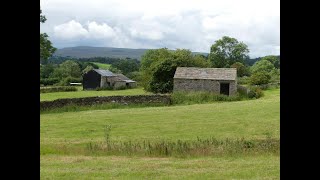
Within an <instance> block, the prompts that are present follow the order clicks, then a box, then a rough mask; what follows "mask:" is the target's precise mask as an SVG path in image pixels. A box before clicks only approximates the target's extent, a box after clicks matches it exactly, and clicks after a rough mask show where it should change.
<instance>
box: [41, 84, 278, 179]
mask: <svg viewBox="0 0 320 180" xmlns="http://www.w3.org/2000/svg"><path fill="white" fill-rule="evenodd" d="M105 125H111V126H112V130H111V140H112V141H131V142H133V143H134V142H137V141H142V140H149V141H158V140H161V139H164V140H171V141H176V140H178V139H179V140H195V139H197V137H200V138H208V137H215V138H217V139H226V138H230V139H235V138H242V137H243V138H246V139H265V138H266V137H272V138H275V139H280V89H273V90H267V91H265V96H264V97H262V98H260V99H257V100H247V101H236V102H219V103H218V102H216V103H211V104H195V105H181V106H170V107H147V108H131V109H109V110H89V111H80V112H64V113H52V114H50V113H49V114H41V115H40V153H41V164H40V176H41V178H59V179H79V178H86V179H88V178H89V179H91V178H113V179H114V178H115V179H132V178H134V179H141V178H143V179H145V178H147V179H154V178H162V179H163V178H164V179H279V174H280V162H279V155H276V154H251V155H234V156H208V157H187V158H175V157H148V156H142V157H140V156H135V155H132V156H120V155H118V156H112V155H111V156H96V155H90V154H85V153H82V152H81V151H75V152H73V151H70V152H68V153H64V151H63V149H66V148H71V149H72V147H74V148H78V149H81V148H83V149H85V148H86V147H87V144H88V143H89V142H100V141H103V140H104V138H105V134H104V127H105ZM57 148H58V149H57ZM59 149H60V150H59Z"/></svg>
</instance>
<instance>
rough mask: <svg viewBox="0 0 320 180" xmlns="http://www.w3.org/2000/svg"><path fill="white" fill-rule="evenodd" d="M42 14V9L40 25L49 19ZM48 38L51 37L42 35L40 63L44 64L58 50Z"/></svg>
mask: <svg viewBox="0 0 320 180" xmlns="http://www.w3.org/2000/svg"><path fill="white" fill-rule="evenodd" d="M41 14H42V10H41V9H40V23H44V22H46V20H47V18H46V17H45V16H44V15H41ZM48 37H49V36H48V35H47V34H46V33H40V62H42V63H46V62H47V60H48V58H49V57H50V56H52V54H53V53H54V52H55V51H56V50H57V49H56V48H55V47H53V46H52V43H51V41H50V40H49V39H48Z"/></svg>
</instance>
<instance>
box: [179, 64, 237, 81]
mask: <svg viewBox="0 0 320 180" xmlns="http://www.w3.org/2000/svg"><path fill="white" fill-rule="evenodd" d="M173 78H175V79H211V80H233V81H234V80H236V78H237V69H236V68H196V67H177V69H176V72H175V74H174V77H173Z"/></svg>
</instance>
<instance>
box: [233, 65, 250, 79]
mask: <svg viewBox="0 0 320 180" xmlns="http://www.w3.org/2000/svg"><path fill="white" fill-rule="evenodd" d="M230 67H231V68H236V69H237V76H238V77H242V76H248V75H250V72H249V68H248V67H246V66H245V65H244V64H242V63H240V62H236V63H233V64H232V65H231V66H230Z"/></svg>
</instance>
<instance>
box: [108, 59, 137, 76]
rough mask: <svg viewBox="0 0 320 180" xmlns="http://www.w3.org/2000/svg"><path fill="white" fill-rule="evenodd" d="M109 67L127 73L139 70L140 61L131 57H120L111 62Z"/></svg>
mask: <svg viewBox="0 0 320 180" xmlns="http://www.w3.org/2000/svg"><path fill="white" fill-rule="evenodd" d="M110 68H116V69H118V70H120V71H121V72H122V73H123V74H124V75H128V74H129V73H131V72H134V71H139V68H140V62H139V61H138V60H132V59H120V60H119V61H116V62H115V63H113V64H111V67H110Z"/></svg>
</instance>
